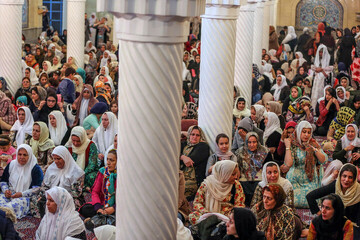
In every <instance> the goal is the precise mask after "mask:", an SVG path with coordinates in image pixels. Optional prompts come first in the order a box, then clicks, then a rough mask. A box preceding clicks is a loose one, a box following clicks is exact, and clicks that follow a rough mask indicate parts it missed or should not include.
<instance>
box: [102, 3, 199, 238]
mask: <svg viewBox="0 0 360 240" xmlns="http://www.w3.org/2000/svg"><path fill="white" fill-rule="evenodd" d="M97 3H98V9H97V10H98V11H104V10H105V11H109V12H111V13H112V14H114V15H115V16H116V17H117V18H118V19H117V21H116V26H115V31H117V33H118V34H117V37H118V38H119V39H120V40H119V45H120V50H119V53H121V54H119V62H120V63H121V66H122V67H121V70H120V71H119V122H118V126H119V127H118V129H119V134H118V136H119V137H118V138H119V139H118V165H117V176H118V177H117V191H116V227H117V231H116V239H124V240H125V239H126V240H128V239H135V240H144V239H176V229H177V222H176V216H177V208H178V205H177V204H178V203H177V200H178V171H179V170H178V169H179V152H180V145H179V141H180V132H181V129H180V121H181V102H182V101H181V99H182V78H181V72H182V58H183V47H184V42H186V40H187V36H188V32H189V18H190V17H193V16H197V15H200V13H201V12H200V10H201V8H200V6H201V3H203V1H199V0H178V1H173V0H161V1H160V0H159V1H143V0H121V1H120V0H119V1H108V0H98V1H97ZM165 6H166V7H165ZM203 6H204V5H203Z"/></svg>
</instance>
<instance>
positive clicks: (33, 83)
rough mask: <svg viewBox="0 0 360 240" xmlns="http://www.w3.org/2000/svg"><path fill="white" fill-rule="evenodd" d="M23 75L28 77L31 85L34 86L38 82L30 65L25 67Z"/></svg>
mask: <svg viewBox="0 0 360 240" xmlns="http://www.w3.org/2000/svg"><path fill="white" fill-rule="evenodd" d="M26 70H28V71H30V75H29V76H26ZM23 77H29V78H30V83H31V85H32V86H35V85H36V84H38V83H39V80H38V77H37V76H36V72H35V69H33V68H32V67H27V68H25V74H24V76H23Z"/></svg>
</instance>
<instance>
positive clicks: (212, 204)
mask: <svg viewBox="0 0 360 240" xmlns="http://www.w3.org/2000/svg"><path fill="white" fill-rule="evenodd" d="M236 167H237V163H235V162H233V161H230V160H222V161H218V162H217V163H215V165H214V167H213V170H212V175H210V176H208V177H207V178H206V179H205V180H204V183H205V185H206V188H207V190H206V193H205V208H206V209H207V210H208V211H209V212H218V213H219V212H220V210H221V203H222V201H223V200H224V198H226V196H228V194H229V193H230V191H231V188H232V186H233V184H231V183H226V181H228V180H229V178H230V177H231V175H232V173H233V172H234V169H235V168H236Z"/></svg>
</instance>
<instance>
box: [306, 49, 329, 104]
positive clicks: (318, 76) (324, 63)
mask: <svg viewBox="0 0 360 240" xmlns="http://www.w3.org/2000/svg"><path fill="white" fill-rule="evenodd" d="M330 58H331V56H330V54H329V52H328V50H327V47H326V46H325V45H324V44H320V46H319V47H318V49H317V51H316V56H315V61H314V65H311V71H310V76H312V75H313V74H315V78H314V80H313V87H312V93H311V106H312V107H313V109H315V108H316V103H317V100H318V98H319V97H320V96H322V93H323V89H324V86H325V79H326V78H327V77H328V75H329V74H330V73H331V72H332V71H333V66H330Z"/></svg>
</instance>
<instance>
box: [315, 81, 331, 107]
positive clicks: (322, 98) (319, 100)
mask: <svg viewBox="0 0 360 240" xmlns="http://www.w3.org/2000/svg"><path fill="white" fill-rule="evenodd" d="M328 88H331V86H330V85H326V86H325V87H324V96H323V97H321V98H319V99H318V103H320V102H321V101H322V100H325V95H326V89H328Z"/></svg>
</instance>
